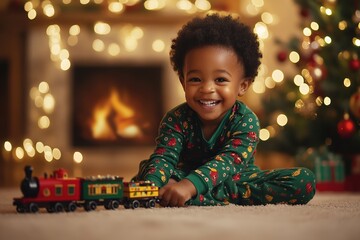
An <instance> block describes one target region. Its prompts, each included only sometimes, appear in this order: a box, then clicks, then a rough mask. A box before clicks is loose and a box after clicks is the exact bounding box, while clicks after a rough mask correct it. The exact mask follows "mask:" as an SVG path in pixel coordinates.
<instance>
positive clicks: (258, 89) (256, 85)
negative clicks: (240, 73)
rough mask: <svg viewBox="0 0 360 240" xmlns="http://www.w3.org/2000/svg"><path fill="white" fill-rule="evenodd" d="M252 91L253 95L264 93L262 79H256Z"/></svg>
mask: <svg viewBox="0 0 360 240" xmlns="http://www.w3.org/2000/svg"><path fill="white" fill-rule="evenodd" d="M252 89H253V91H254V92H255V93H258V94H260V93H264V92H265V84H264V80H263V78H262V77H257V78H256V80H255V81H254V83H253V84H252Z"/></svg>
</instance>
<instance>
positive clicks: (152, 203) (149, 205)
mask: <svg viewBox="0 0 360 240" xmlns="http://www.w3.org/2000/svg"><path fill="white" fill-rule="evenodd" d="M155 205H156V204H155V200H154V199H150V200H149V201H147V202H146V207H147V208H154V207H155Z"/></svg>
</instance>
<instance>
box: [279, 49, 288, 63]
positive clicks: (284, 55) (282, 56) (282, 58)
mask: <svg viewBox="0 0 360 240" xmlns="http://www.w3.org/2000/svg"><path fill="white" fill-rule="evenodd" d="M286 58H287V53H286V52H285V51H281V52H279V53H278V54H277V59H278V60H279V62H285V60H286Z"/></svg>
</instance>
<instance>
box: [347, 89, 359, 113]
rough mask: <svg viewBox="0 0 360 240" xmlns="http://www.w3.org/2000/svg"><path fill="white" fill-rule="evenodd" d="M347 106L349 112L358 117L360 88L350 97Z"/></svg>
mask: <svg viewBox="0 0 360 240" xmlns="http://www.w3.org/2000/svg"><path fill="white" fill-rule="evenodd" d="M349 107H350V111H351V113H352V114H353V115H354V116H355V117H356V118H358V119H360V88H359V89H358V91H357V92H356V93H354V94H353V95H352V96H351V97H350V102H349Z"/></svg>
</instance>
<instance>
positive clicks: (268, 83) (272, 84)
mask: <svg viewBox="0 0 360 240" xmlns="http://www.w3.org/2000/svg"><path fill="white" fill-rule="evenodd" d="M265 86H266V87H267V88H270V89H271V88H274V87H275V86H276V82H275V81H274V79H272V78H271V77H267V78H265Z"/></svg>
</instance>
